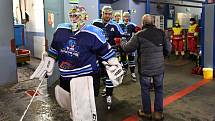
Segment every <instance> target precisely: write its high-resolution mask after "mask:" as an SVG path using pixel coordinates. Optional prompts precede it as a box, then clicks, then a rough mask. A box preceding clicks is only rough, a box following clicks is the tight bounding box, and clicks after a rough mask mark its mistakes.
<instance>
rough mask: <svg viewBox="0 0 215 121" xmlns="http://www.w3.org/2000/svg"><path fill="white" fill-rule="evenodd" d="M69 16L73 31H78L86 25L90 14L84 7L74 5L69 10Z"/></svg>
mask: <svg viewBox="0 0 215 121" xmlns="http://www.w3.org/2000/svg"><path fill="white" fill-rule="evenodd" d="M69 18H70V22H71V25H72V31H77V30H80V28H81V27H82V26H84V24H85V21H86V20H87V18H88V15H87V12H86V9H85V8H84V7H81V6H73V8H72V9H71V10H70V11H69Z"/></svg>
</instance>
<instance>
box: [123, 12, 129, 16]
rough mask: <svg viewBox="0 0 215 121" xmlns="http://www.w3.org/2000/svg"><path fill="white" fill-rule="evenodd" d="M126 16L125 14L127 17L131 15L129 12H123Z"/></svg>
mask: <svg viewBox="0 0 215 121" xmlns="http://www.w3.org/2000/svg"><path fill="white" fill-rule="evenodd" d="M126 16H127V17H130V16H131V15H130V13H129V12H124V13H123V17H126Z"/></svg>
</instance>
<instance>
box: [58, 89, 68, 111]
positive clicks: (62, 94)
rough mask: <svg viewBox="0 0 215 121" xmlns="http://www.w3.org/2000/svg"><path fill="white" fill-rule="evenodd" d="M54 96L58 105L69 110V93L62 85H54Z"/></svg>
mask: <svg viewBox="0 0 215 121" xmlns="http://www.w3.org/2000/svg"><path fill="white" fill-rule="evenodd" d="M55 98H56V100H57V102H58V104H59V105H60V107H62V108H64V109H66V110H68V111H70V112H71V99H70V93H69V92H67V91H66V90H64V89H63V88H62V87H60V86H59V85H57V86H56V87H55Z"/></svg>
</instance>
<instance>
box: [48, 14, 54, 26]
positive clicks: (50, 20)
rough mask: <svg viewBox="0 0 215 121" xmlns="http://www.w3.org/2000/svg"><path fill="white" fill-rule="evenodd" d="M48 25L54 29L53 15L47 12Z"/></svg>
mask: <svg viewBox="0 0 215 121" xmlns="http://www.w3.org/2000/svg"><path fill="white" fill-rule="evenodd" d="M48 25H49V26H51V27H52V28H54V13H52V12H48Z"/></svg>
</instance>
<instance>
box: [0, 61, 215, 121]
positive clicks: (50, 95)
mask: <svg viewBox="0 0 215 121" xmlns="http://www.w3.org/2000/svg"><path fill="white" fill-rule="evenodd" d="M38 64H39V60H36V59H32V61H31V62H30V63H29V64H26V65H22V66H20V67H18V79H19V83H17V84H14V85H9V86H4V87H0V121H17V120H19V119H20V118H21V116H22V114H23V112H24V110H25V109H26V107H27V105H28V103H29V101H30V99H31V97H30V96H28V95H26V93H25V91H27V90H29V89H35V88H36V87H37V86H38V84H39V81H38V80H28V78H29V76H30V75H31V74H32V73H33V70H34V69H35V68H36V66H37V65H38ZM191 68H192V64H191V62H188V61H184V62H181V61H179V62H175V63H171V62H169V61H167V64H166V71H165V78H164V97H168V96H170V95H173V94H175V93H176V92H178V91H180V90H183V89H184V88H186V87H189V86H191V85H192V84H194V83H196V82H198V81H199V80H202V76H197V75H191ZM53 87H54V86H53ZM53 87H51V88H48V89H47V81H46V80H45V81H44V82H43V84H42V86H41V88H40V89H39V93H40V95H39V96H37V97H36V98H35V99H34V101H33V103H32V104H31V106H30V108H29V110H28V112H27V113H26V116H25V118H24V121H70V119H69V113H68V112H65V111H64V110H63V109H61V108H60V107H59V106H58V104H57V103H56V101H55V98H54V90H53V89H54V88H53ZM101 89H102V88H101ZM152 96H153V94H152ZM96 104H97V112H98V121H125V120H126V119H127V120H126V121H142V119H140V118H138V119H135V118H134V119H133V120H128V118H129V117H131V116H134V117H136V116H135V115H136V112H137V110H138V109H139V108H141V99H140V86H139V81H138V82H136V83H134V82H132V81H131V77H130V75H129V74H128V75H127V76H126V77H125V78H124V81H123V84H122V85H121V86H119V87H117V88H116V89H115V91H114V97H113V107H112V110H111V111H108V110H106V104H105V99H104V98H103V97H101V96H99V97H97V98H96ZM164 114H165V121H215V81H214V80H212V81H210V82H208V83H207V84H205V85H203V86H202V87H199V88H198V89H196V90H195V91H193V92H191V93H189V94H188V95H185V96H184V97H182V98H180V99H179V100H177V101H175V102H173V103H171V104H170V105H168V106H166V107H165V108H164Z"/></svg>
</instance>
